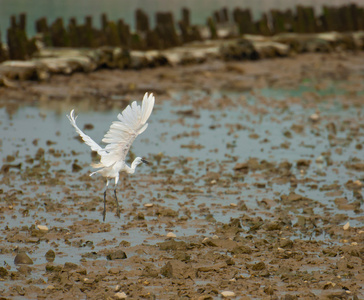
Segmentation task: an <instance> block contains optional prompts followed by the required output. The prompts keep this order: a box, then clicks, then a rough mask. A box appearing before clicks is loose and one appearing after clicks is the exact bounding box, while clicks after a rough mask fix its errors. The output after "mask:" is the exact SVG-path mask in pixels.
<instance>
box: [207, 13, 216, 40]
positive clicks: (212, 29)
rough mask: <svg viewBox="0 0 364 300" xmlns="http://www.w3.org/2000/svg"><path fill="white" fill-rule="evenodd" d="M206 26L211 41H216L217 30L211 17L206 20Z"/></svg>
mask: <svg viewBox="0 0 364 300" xmlns="http://www.w3.org/2000/svg"><path fill="white" fill-rule="evenodd" d="M207 26H208V28H209V30H210V38H211V39H217V28H216V23H215V21H214V19H213V18H212V17H209V18H208V19H207Z"/></svg>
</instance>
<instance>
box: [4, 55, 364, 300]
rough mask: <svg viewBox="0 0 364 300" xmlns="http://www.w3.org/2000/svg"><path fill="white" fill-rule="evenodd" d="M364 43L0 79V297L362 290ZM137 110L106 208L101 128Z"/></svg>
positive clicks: (267, 295) (315, 294) (236, 295)
mask: <svg viewBox="0 0 364 300" xmlns="http://www.w3.org/2000/svg"><path fill="white" fill-rule="evenodd" d="M363 59H364V54H363V53H356V54H355V55H354V54H352V53H346V52H343V53H334V54H307V55H299V56H297V57H290V58H284V59H267V60H264V61H255V62H224V61H211V62H209V63H204V64H198V65H196V64H195V65H186V66H180V67H173V68H172V67H159V68H154V69H145V70H142V71H132V70H128V71H120V70H100V71H97V72H94V73H91V74H80V73H79V74H73V75H70V76H54V77H52V78H51V79H50V80H49V81H47V82H42V83H37V82H31V81H25V82H19V83H18V86H17V87H14V88H0V100H1V105H0V106H1V108H0V116H1V121H0V131H1V133H2V134H1V142H0V150H1V153H2V156H1V159H2V164H1V173H0V182H1V185H0V197H1V204H0V225H1V226H0V259H1V262H2V263H1V265H0V295H1V297H2V298H1V299H50V298H52V299H65V298H69V299H125V298H128V299H222V298H227V299H363V298H364V290H363V286H364V271H363V270H364V268H363V260H364V226H363V221H364V213H363V194H362V191H363V184H364V173H363V172H364V161H363V157H364V155H363V153H364V150H363V143H364V128H363V127H364V125H363V124H364V122H363V118H364V105H363V104H364V65H363V64H362V61H363ZM146 91H148V92H153V93H154V94H155V96H156V106H155V110H154V112H153V113H152V115H151V118H150V122H149V127H148V129H147V131H146V132H144V133H143V134H142V135H141V136H139V137H138V139H137V140H136V141H135V144H134V145H133V147H132V149H131V152H130V154H129V156H130V157H131V158H133V157H134V156H143V157H145V158H146V159H148V161H150V162H151V163H152V164H151V165H148V166H147V165H143V166H140V167H138V169H137V170H136V173H135V174H133V175H132V176H122V178H121V180H120V181H121V182H120V184H119V186H118V197H119V203H120V206H121V218H120V219H119V218H117V217H116V215H115V214H116V205H115V202H114V199H113V191H112V189H109V191H108V195H107V215H106V221H105V222H102V210H103V205H102V196H103V195H102V191H103V188H104V184H105V183H104V182H103V180H102V178H100V177H89V173H90V171H91V170H92V169H91V167H90V166H89V164H90V163H91V161H93V160H96V159H97V157H95V155H93V154H92V153H91V152H90V151H89V149H88V147H87V146H86V145H84V144H82V143H81V142H80V140H79V139H78V138H77V137H76V133H75V132H74V131H73V128H72V127H71V126H70V125H69V123H68V120H67V118H66V116H65V115H66V114H67V113H69V111H70V110H71V109H72V108H75V110H76V113H77V114H79V118H78V124H79V126H80V128H82V129H83V130H85V132H86V133H87V134H89V135H90V136H91V137H93V138H94V139H95V141H97V142H99V141H101V139H102V136H103V134H104V133H105V132H106V131H107V129H108V127H109V125H110V124H111V121H113V120H115V118H116V115H117V113H118V112H120V110H122V109H123V108H124V107H125V106H126V105H127V104H129V103H130V101H131V100H139V99H141V97H142V95H143V94H144V92H146Z"/></svg>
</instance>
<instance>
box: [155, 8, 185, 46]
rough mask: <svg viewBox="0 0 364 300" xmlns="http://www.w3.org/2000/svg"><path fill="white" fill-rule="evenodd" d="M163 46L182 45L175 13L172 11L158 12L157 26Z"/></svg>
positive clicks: (156, 29)
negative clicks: (177, 30)
mask: <svg viewBox="0 0 364 300" xmlns="http://www.w3.org/2000/svg"><path fill="white" fill-rule="evenodd" d="M155 31H156V32H157V34H158V36H159V38H160V40H161V42H162V45H163V48H169V47H175V46H178V45H180V40H179V37H178V35H177V32H176V29H175V26H174V19H173V14H172V13H171V12H159V13H156V28H155Z"/></svg>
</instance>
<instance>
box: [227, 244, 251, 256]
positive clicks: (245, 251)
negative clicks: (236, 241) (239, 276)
mask: <svg viewBox="0 0 364 300" xmlns="http://www.w3.org/2000/svg"><path fill="white" fill-rule="evenodd" d="M252 252H253V251H252V249H251V248H250V247H249V246H245V245H242V246H237V247H235V248H234V249H232V250H231V253H232V254H251V253H252Z"/></svg>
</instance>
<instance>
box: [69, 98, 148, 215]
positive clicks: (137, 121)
mask: <svg viewBox="0 0 364 300" xmlns="http://www.w3.org/2000/svg"><path fill="white" fill-rule="evenodd" d="M154 101H155V99H154V96H153V94H149V95H148V93H145V95H144V97H143V101H142V105H141V106H140V105H138V104H137V102H136V101H134V102H133V103H132V104H131V105H128V106H127V107H126V108H125V109H124V110H123V112H122V113H119V114H118V116H117V118H118V121H114V122H113V123H112V124H111V126H110V128H109V131H108V132H107V133H106V134H105V136H104V138H103V139H102V142H104V143H106V144H107V145H106V146H105V148H102V147H101V146H100V145H99V144H97V143H96V142H95V141H94V140H93V139H91V138H90V137H89V136H88V135H86V134H85V133H83V132H82V130H81V129H80V128H79V127H78V126H77V124H76V119H77V116H75V115H74V109H73V110H72V111H71V113H70V114H69V115H67V117H68V119H69V120H70V122H71V125H72V126H73V127H74V128H75V129H76V132H77V133H78V134H79V135H80V137H81V138H82V140H83V141H84V142H85V143H86V145H88V146H90V147H91V150H92V151H96V152H97V153H98V154H99V155H100V162H99V163H97V164H91V166H92V167H93V168H96V169H98V170H96V171H95V172H92V173H91V174H90V176H92V175H94V174H100V175H102V176H103V177H105V178H106V186H105V190H104V211H103V221H105V217H106V191H107V187H108V186H109V183H110V180H111V179H112V178H114V180H115V186H114V196H115V201H116V209H117V211H116V214H117V216H118V217H120V208H119V202H118V198H117V196H116V186H117V183H118V181H119V173H120V172H126V173H128V174H133V173H134V172H135V168H136V167H137V166H138V165H139V164H141V163H148V162H147V161H146V160H145V159H143V158H141V157H136V158H135V159H134V161H133V162H132V164H131V166H130V167H129V166H128V165H127V164H126V162H125V158H126V155H127V153H128V151H129V149H130V146H131V145H132V143H133V142H134V140H135V139H136V137H137V136H138V135H139V134H141V133H142V132H144V131H145V130H146V129H147V127H148V123H147V121H148V118H149V116H150V114H151V113H152V110H153V107H154Z"/></svg>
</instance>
